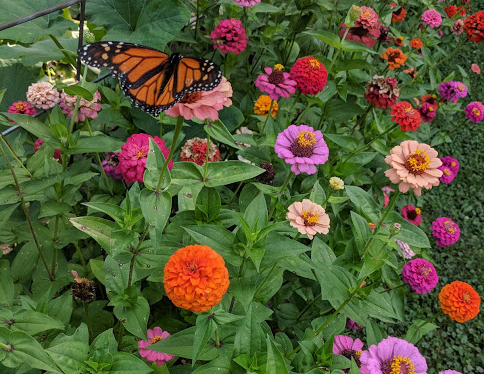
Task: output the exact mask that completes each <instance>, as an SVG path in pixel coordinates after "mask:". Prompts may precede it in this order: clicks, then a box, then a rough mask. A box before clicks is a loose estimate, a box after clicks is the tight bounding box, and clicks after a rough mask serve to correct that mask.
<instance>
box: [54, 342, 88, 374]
mask: <svg viewBox="0 0 484 374" xmlns="http://www.w3.org/2000/svg"><path fill="white" fill-rule="evenodd" d="M46 352H47V353H48V354H49V356H50V357H51V358H52V360H54V362H55V363H56V364H57V366H58V367H59V368H60V369H61V370H62V371H63V372H64V373H65V374H79V373H82V372H84V371H85V370H86V364H85V363H84V361H86V360H87V354H88V352H89V346H88V345H87V344H86V343H83V342H78V341H68V342H64V343H61V344H58V345H55V346H53V347H50V348H48V349H47V350H46Z"/></svg>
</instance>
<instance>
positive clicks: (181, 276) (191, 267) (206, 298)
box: [163, 244, 230, 313]
mask: <svg viewBox="0 0 484 374" xmlns="http://www.w3.org/2000/svg"><path fill="white" fill-rule="evenodd" d="M163 282H164V286H165V292H166V295H167V296H168V298H169V299H170V300H171V301H172V303H173V304H175V305H176V306H178V307H180V308H183V309H187V310H191V311H192V312H200V313H201V312H204V311H206V310H207V309H210V308H211V307H213V306H215V305H217V304H218V303H219V302H220V301H221V300H222V296H223V295H224V294H225V292H226V291H227V288H228V287H229V284H230V282H229V272H228V270H227V268H226V267H225V261H224V259H223V258H222V256H220V255H219V254H218V253H217V252H215V251H214V250H213V249H212V248H210V247H207V246H206V245H198V244H195V245H189V246H186V247H183V248H180V249H179V250H177V251H176V252H175V253H174V254H173V255H171V256H170V259H169V260H168V263H167V264H166V265H165V276H164V279H163Z"/></svg>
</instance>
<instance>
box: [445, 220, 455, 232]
mask: <svg viewBox="0 0 484 374" xmlns="http://www.w3.org/2000/svg"><path fill="white" fill-rule="evenodd" d="M444 226H445V230H446V231H447V232H450V233H451V234H453V233H454V232H456V231H457V229H456V228H455V226H454V223H453V222H451V221H445V222H444Z"/></svg>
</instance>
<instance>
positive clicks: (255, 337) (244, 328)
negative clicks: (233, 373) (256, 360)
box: [234, 303, 264, 357]
mask: <svg viewBox="0 0 484 374" xmlns="http://www.w3.org/2000/svg"><path fill="white" fill-rule="evenodd" d="M235 331H236V333H235V339H234V356H235V357H237V356H240V355H243V354H245V355H247V356H248V357H252V356H253V355H254V354H256V353H259V352H261V351H262V346H263V344H264V332H263V331H262V327H261V324H260V323H259V321H258V320H257V316H256V311H255V306H254V303H251V304H250V305H249V309H248V310H247V313H246V315H245V318H244V319H243V320H242V321H240V322H239V323H238V324H237V328H236V330H235Z"/></svg>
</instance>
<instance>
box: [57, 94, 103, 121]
mask: <svg viewBox="0 0 484 374" xmlns="http://www.w3.org/2000/svg"><path fill="white" fill-rule="evenodd" d="M60 100H61V102H60V104H59V106H60V107H61V108H62V113H64V114H67V117H69V118H72V115H73V114H74V109H75V107H76V102H77V96H70V95H67V94H66V93H65V92H64V90H62V93H61V98H60ZM100 100H101V94H100V93H99V91H96V92H95V93H94V95H93V99H92V100H91V101H88V100H86V99H84V98H81V101H80V102H79V109H78V111H77V114H76V118H75V119H74V121H75V122H79V121H85V120H86V118H90V119H94V118H97V116H98V114H97V112H99V111H100V110H101V103H99V101H100Z"/></svg>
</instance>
